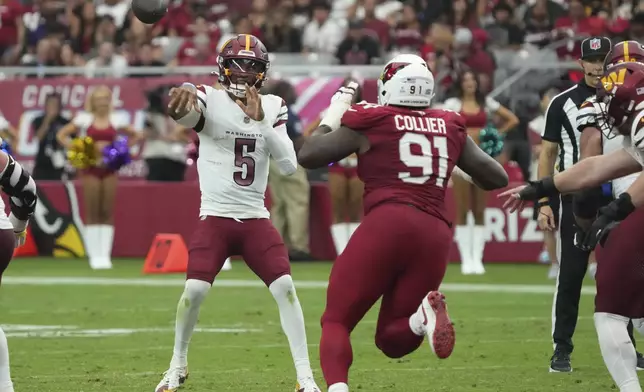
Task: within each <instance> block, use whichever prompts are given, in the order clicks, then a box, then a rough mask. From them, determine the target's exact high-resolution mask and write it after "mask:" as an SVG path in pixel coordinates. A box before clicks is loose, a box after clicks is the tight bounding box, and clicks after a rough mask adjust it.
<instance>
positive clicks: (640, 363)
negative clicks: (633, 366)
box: [637, 352, 644, 370]
mask: <svg viewBox="0 0 644 392" xmlns="http://www.w3.org/2000/svg"><path fill="white" fill-rule="evenodd" d="M637 370H644V355H642V353H640V352H638V353H637Z"/></svg>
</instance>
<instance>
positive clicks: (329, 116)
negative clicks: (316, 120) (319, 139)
mask: <svg viewBox="0 0 644 392" xmlns="http://www.w3.org/2000/svg"><path fill="white" fill-rule="evenodd" d="M357 88H358V83H356V82H349V84H348V85H346V86H341V87H340V88H339V89H338V91H336V93H335V94H333V97H331V105H330V106H329V108H328V109H327V111H326V115H325V116H324V118H323V119H322V121H320V125H326V126H328V127H329V128H331V130H332V131H335V130H337V129H338V128H340V122H341V121H342V116H343V115H344V112H346V111H347V109H349V108H350V107H351V104H352V103H353V97H354V95H355V94H356V89H357Z"/></svg>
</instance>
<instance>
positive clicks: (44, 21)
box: [22, 1, 68, 49]
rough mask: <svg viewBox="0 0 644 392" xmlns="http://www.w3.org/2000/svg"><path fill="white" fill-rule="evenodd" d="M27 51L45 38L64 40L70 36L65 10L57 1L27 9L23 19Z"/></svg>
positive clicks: (39, 3)
mask: <svg viewBox="0 0 644 392" xmlns="http://www.w3.org/2000/svg"><path fill="white" fill-rule="evenodd" d="M22 21H23V23H22V27H23V32H22V34H24V42H25V49H30V48H33V47H35V46H36V45H37V43H38V41H40V40H41V39H43V38H53V37H52V35H54V34H55V35H57V36H58V37H61V36H62V38H63V39H64V38H66V37H67V35H68V27H67V25H66V23H67V21H66V19H65V12H64V8H62V7H61V6H60V3H58V2H55V1H44V2H38V3H36V4H35V5H34V6H33V7H31V9H27V10H26V12H25V13H24V14H23V17H22Z"/></svg>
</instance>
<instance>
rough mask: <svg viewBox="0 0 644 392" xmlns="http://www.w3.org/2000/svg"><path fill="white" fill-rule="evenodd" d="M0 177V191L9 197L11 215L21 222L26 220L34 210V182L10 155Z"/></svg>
mask: <svg viewBox="0 0 644 392" xmlns="http://www.w3.org/2000/svg"><path fill="white" fill-rule="evenodd" d="M7 157H8V162H7V166H6V167H5V169H4V171H3V172H2V175H1V176H0V186H1V187H2V190H3V191H4V192H5V193H6V194H7V195H9V196H10V198H9V204H10V206H11V213H12V214H13V215H15V217H16V218H18V219H19V220H22V221H26V220H28V219H29V218H30V217H31V215H32V214H33V213H34V211H35V209H36V202H37V200H38V196H37V194H36V182H35V181H34V179H33V178H31V176H30V175H29V173H27V172H26V171H25V170H24V169H23V168H22V166H21V165H20V164H19V163H18V162H16V161H15V160H14V159H13V157H12V156H11V155H7Z"/></svg>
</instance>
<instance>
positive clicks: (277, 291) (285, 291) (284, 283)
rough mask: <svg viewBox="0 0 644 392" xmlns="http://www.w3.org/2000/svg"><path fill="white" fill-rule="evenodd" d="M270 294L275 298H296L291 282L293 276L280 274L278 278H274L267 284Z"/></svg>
mask: <svg viewBox="0 0 644 392" xmlns="http://www.w3.org/2000/svg"><path fill="white" fill-rule="evenodd" d="M268 289H269V290H270V292H271V294H273V297H275V299H278V300H279V299H282V298H285V297H286V298H289V300H290V298H297V297H296V293H295V285H294V284H293V278H292V277H291V275H282V276H280V277H279V278H277V279H275V280H274V281H273V282H272V283H271V284H270V285H269V286H268Z"/></svg>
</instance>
